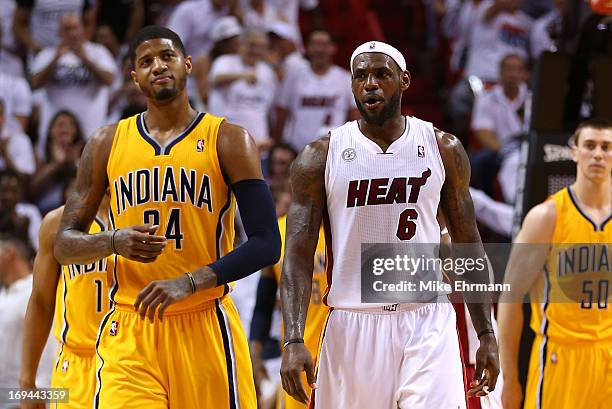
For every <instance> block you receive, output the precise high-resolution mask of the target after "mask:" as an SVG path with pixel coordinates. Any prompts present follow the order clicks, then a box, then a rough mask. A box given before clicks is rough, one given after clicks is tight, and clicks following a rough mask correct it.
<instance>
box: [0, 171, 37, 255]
mask: <svg viewBox="0 0 612 409" xmlns="http://www.w3.org/2000/svg"><path fill="white" fill-rule="evenodd" d="M23 193H24V192H23V185H22V184H21V181H20V180H19V176H18V175H17V173H15V172H14V171H12V170H9V169H7V170H4V171H2V172H0V232H2V233H7V234H11V235H13V236H15V237H18V238H20V239H21V240H23V242H24V243H27V244H28V246H29V247H30V248H31V249H34V250H38V230H39V228H40V222H41V217H40V212H39V211H38V209H37V208H36V206H34V205H32V204H30V203H26V202H23V196H24V195H23Z"/></svg>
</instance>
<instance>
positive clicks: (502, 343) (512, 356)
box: [497, 303, 524, 380]
mask: <svg viewBox="0 0 612 409" xmlns="http://www.w3.org/2000/svg"><path fill="white" fill-rule="evenodd" d="M497 313H498V323H499V358H500V364H501V369H502V372H503V374H504V378H506V379H508V380H512V379H518V355H519V344H520V341H521V332H522V331H523V320H524V317H523V305H522V304H518V303H500V304H499V306H498V310H497Z"/></svg>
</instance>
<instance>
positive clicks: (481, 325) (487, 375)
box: [436, 130, 499, 396]
mask: <svg viewBox="0 0 612 409" xmlns="http://www.w3.org/2000/svg"><path fill="white" fill-rule="evenodd" d="M436 137H437V141H438V148H439V150H440V154H441V156H442V161H443V163H444V169H445V173H446V180H445V181H444V185H443V186H442V192H441V200H440V207H441V208H442V211H443V213H444V219H445V220H446V224H447V227H448V230H449V232H450V236H451V238H452V243H453V246H452V247H451V249H452V251H453V253H454V255H456V253H459V252H461V253H466V254H465V255H466V256H467V257H472V258H476V257H484V256H485V252H484V249H483V247H482V242H481V240H480V234H479V233H478V228H477V226H476V218H475V216H474V204H473V203H472V197H471V196H470V191H469V183H470V173H471V172H470V163H469V160H468V157H467V154H466V153H465V150H464V149H463V146H462V145H461V142H460V141H459V140H458V139H457V138H455V137H454V136H453V135H450V134H447V133H444V132H442V131H439V130H436ZM455 244H459V245H460V246H458V247H456V246H455ZM461 245H469V246H465V247H463V246H461ZM466 248H467V250H466ZM462 278H464V279H466V281H467V280H469V281H471V282H476V283H488V282H489V271H488V269H487V268H485V269H483V270H482V271H479V270H478V269H473V270H472V271H470V272H468V273H467V274H466V275H465V276H463V277H462ZM470 298H472V297H470ZM481 298H482V297H481ZM472 301H476V302H466V304H467V307H468V310H469V311H470V316H471V317H472V321H473V323H474V328H475V330H476V332H477V333H480V331H483V330H487V329H491V330H492V328H493V327H492V325H491V302H490V300H489V298H488V297H485V299H480V300H472ZM498 374H499V357H498V352H497V342H496V340H495V335H494V334H493V333H492V331H491V333H486V334H484V335H482V336H481V337H480V348H479V349H478V352H477V353H476V372H475V374H474V379H473V381H472V383H471V385H470V386H471V387H472V389H470V391H469V394H470V395H471V396H474V395H475V396H484V395H486V392H487V390H489V391H491V390H493V389H494V388H495V383H496V381H497V375H498ZM485 386H486V387H487V389H483V388H484V387H485Z"/></svg>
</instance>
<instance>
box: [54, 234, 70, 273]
mask: <svg viewBox="0 0 612 409" xmlns="http://www.w3.org/2000/svg"><path fill="white" fill-rule="evenodd" d="M64 234H65V233H64V232H63V231H61V230H60V231H59V232H58V233H57V236H56V238H55V243H54V244H53V256H54V257H55V260H57V262H58V263H59V264H62V265H68V264H71V262H72V260H71V258H70V252H69V251H67V249H66V238H65V237H64Z"/></svg>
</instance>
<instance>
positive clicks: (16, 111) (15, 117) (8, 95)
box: [0, 0, 32, 130]
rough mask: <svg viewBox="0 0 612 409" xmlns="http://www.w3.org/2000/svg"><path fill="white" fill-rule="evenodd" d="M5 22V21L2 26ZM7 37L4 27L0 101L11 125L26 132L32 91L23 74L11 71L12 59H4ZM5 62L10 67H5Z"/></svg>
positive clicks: (0, 42) (0, 34)
mask: <svg viewBox="0 0 612 409" xmlns="http://www.w3.org/2000/svg"><path fill="white" fill-rule="evenodd" d="M3 2H4V0H0V6H1V7H4V6H5V5H4V4H3ZM7 7H9V6H7ZM9 8H10V7H9ZM5 12H6V10H2V11H1V13H3V14H4V13H5ZM3 18H4V17H3ZM3 22H4V20H2V21H1V22H0V24H3ZM6 37H7V33H6V30H4V27H2V30H0V46H1V47H2V48H1V49H0V99H2V100H3V101H4V114H5V117H6V120H7V121H8V122H9V124H12V123H17V124H18V125H19V127H20V128H21V129H22V130H25V129H27V127H28V122H29V120H30V115H31V113H32V90H31V89H30V84H28V82H27V81H26V80H25V78H24V77H23V72H19V70H17V73H14V72H13V70H11V67H10V66H11V63H10V59H11V58H12V57H9V59H8V60H5V59H4V57H3V55H4V54H5V53H6V52H9V51H8V50H7V49H5V46H4V44H5V38H6ZM5 62H6V64H8V66H7V65H5ZM20 62H21V60H20Z"/></svg>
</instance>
